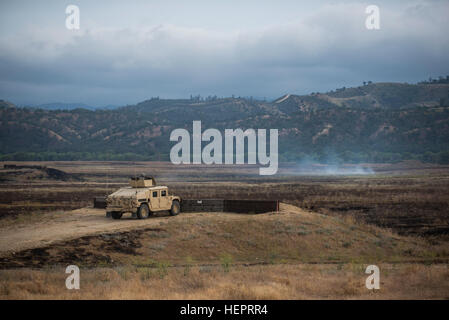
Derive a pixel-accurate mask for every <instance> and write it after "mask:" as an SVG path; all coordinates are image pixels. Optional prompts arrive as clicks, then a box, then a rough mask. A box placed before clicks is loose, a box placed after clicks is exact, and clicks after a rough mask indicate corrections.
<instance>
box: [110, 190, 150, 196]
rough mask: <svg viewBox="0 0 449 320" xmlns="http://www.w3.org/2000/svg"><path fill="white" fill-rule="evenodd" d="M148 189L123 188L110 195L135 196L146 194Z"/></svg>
mask: <svg viewBox="0 0 449 320" xmlns="http://www.w3.org/2000/svg"><path fill="white" fill-rule="evenodd" d="M146 191H148V189H146V188H122V189H119V190H117V191H116V192H114V193H113V194H111V195H109V196H110V197H135V196H138V195H140V194H145V192H146Z"/></svg>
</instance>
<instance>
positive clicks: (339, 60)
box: [0, 0, 449, 106]
mask: <svg viewBox="0 0 449 320" xmlns="http://www.w3.org/2000/svg"><path fill="white" fill-rule="evenodd" d="M69 4H75V5H77V6H78V7H79V9H80V30H68V29H67V28H66V26H65V20H66V17H67V15H66V13H65V9H66V6H67V5H69ZM370 4H375V5H377V6H378V7H379V9H380V30H368V29H367V28H366V27H365V20H366V18H367V16H368V15H367V14H366V13H365V9H366V7H367V6H368V5H370ZM448 16H449V1H424V0H419V1H418V0H417V1H399V0H398V1H377V0H376V1H369V2H364V1H308V2H305V1H304V2H303V1H298V0H292V1H289V0H285V1H282V0H277V1H274V0H257V1H256V0H254V1H243V0H240V1H234V0H226V1H225V0H215V1H214V0H201V1H200V0H199V1H196V0H189V1H185V0H179V1H170V0H164V1H162V0H158V1H111V0H108V1H98V0H96V1H89V0H87V1H57V0H54V1H45V0H40V1H17V0H16V1H12V0H11V1H8V0H2V1H1V2H0V99H6V100H9V101H12V102H13V103H16V104H21V105H24V104H41V103H49V102H84V103H86V104H89V105H94V106H102V105H108V104H114V105H124V104H133V103H136V102H139V101H142V100H145V99H148V98H150V97H152V96H160V97H161V98H162V97H163V98H182V97H189V96H190V94H201V95H203V96H207V95H218V96H231V95H233V94H234V95H236V96H254V97H260V98H263V97H267V98H268V99H273V98H276V97H279V96H282V95H283V94H285V93H296V94H308V93H310V92H313V91H315V92H316V91H321V92H324V91H328V90H332V89H335V88H338V87H342V86H347V87H348V86H354V85H359V84H361V83H362V82H363V81H366V80H371V81H375V82H380V81H399V82H417V81H420V80H423V79H426V78H428V77H429V76H432V77H437V76H439V75H449V36H448V31H449V18H448Z"/></svg>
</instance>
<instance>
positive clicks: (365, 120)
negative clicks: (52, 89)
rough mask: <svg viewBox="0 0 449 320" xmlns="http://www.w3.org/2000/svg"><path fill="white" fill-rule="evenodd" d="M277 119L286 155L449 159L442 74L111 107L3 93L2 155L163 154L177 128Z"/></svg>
mask: <svg viewBox="0 0 449 320" xmlns="http://www.w3.org/2000/svg"><path fill="white" fill-rule="evenodd" d="M193 120H201V121H202V125H203V130H204V129H206V128H217V129H219V130H224V129H225V128H232V129H235V128H242V129H246V128H255V129H257V128H267V129H269V128H277V129H279V148H280V150H279V152H280V156H281V160H283V161H301V160H304V159H315V160H319V161H322V162H324V161H329V160H334V159H340V160H341V161H396V160H402V159H418V160H423V161H432V162H445V163H446V162H449V83H440V82H438V83H420V84H403V83H370V84H366V85H363V86H360V87H354V88H341V89H337V90H335V91H331V92H327V93H313V94H310V95H294V94H288V95H285V96H283V97H279V98H278V99H276V100H274V101H272V102H266V101H260V100H254V99H244V98H216V97H209V98H206V99H203V98H200V97H192V98H191V99H158V98H153V99H150V100H146V101H143V102H141V103H138V104H136V105H131V106H126V107H120V108H117V109H112V110H95V111H91V110H86V109H73V110H44V109H30V108H14V106H13V105H11V104H10V103H7V102H5V101H0V150H1V154H2V155H1V157H0V159H3V160H5V159H15V160H52V159H54V160H58V159H65V160H78V159H84V160H93V159H96V160H106V159H117V160H152V159H158V160H167V159H168V155H169V152H170V148H171V146H172V145H173V143H170V141H169V135H170V132H171V131H172V130H173V129H175V128H186V129H188V130H189V131H190V132H191V130H192V128H191V126H192V121H193Z"/></svg>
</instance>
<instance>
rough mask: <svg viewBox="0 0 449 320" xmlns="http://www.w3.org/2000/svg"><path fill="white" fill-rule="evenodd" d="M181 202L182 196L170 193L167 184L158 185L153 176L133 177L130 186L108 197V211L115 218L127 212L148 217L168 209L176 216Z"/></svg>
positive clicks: (108, 214)
mask: <svg viewBox="0 0 449 320" xmlns="http://www.w3.org/2000/svg"><path fill="white" fill-rule="evenodd" d="M180 202H181V198H180V197H177V196H173V195H169V194H168V188H167V187H166V186H157V185H156V180H155V179H154V178H153V177H147V176H142V177H133V178H130V186H129V187H124V188H121V189H119V190H117V191H115V192H114V193H112V194H110V195H109V196H108V197H107V198H106V212H107V216H112V218H113V219H120V218H121V217H122V215H123V214H124V213H126V212H131V213H132V215H133V216H134V215H136V216H137V218H139V219H146V218H148V217H149V216H151V215H152V214H153V212H156V211H166V210H169V211H170V214H171V215H172V216H176V215H177V214H179V212H180V211H181V206H180Z"/></svg>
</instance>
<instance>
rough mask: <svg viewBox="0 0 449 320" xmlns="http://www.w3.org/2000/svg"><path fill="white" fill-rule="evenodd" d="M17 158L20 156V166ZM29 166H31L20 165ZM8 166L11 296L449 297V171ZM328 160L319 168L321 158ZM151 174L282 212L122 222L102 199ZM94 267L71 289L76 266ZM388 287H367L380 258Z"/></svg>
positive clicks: (1, 254)
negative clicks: (97, 203) (264, 202)
mask: <svg viewBox="0 0 449 320" xmlns="http://www.w3.org/2000/svg"><path fill="white" fill-rule="evenodd" d="M8 164H9V163H8ZM17 164H19V163H17ZM24 164H26V165H36V164H38V165H44V166H48V167H51V168H55V169H58V170H62V171H63V172H64V173H65V174H67V176H65V178H64V179H63V180H62V179H55V178H54V177H49V176H47V175H46V174H45V173H43V172H42V171H41V170H36V169H0V181H1V183H0V199H1V202H0V298H1V299H42V298H43V299H47V298H50V299H54V298H56V299H98V298H100V299H103V298H104V299H140V298H144V299H321V298H323V299H340V298H342V299H416V298H418V299H420V298H423V299H448V298H449V281H448V280H449V269H448V260H449V245H448V244H449V242H448V240H449V237H448V231H449V210H448V208H449V194H448V192H447V190H448V189H449V188H448V187H449V168H447V167H443V166H434V165H422V164H419V163H402V164H396V165H377V166H371V168H372V169H373V170H374V172H375V174H369V175H362V174H356V175H321V174H319V173H320V172H319V171H318V173H317V172H314V170H316V169H317V168H312V169H314V170H308V171H306V172H301V171H298V170H297V168H296V167H295V166H289V165H284V166H283V167H281V169H280V173H279V175H276V176H275V177H268V178H267V177H260V176H258V175H256V174H255V173H257V168H255V167H254V168H252V167H249V168H248V167H246V166H231V167H224V166H212V167H201V166H197V167H188V166H182V167H177V166H173V165H171V164H167V163H157V162H156V163H154V162H153V163H148V162H147V163H143V162H142V163H127V162H54V163H51V162H48V163H20V165H24ZM318 169H319V168H318ZM141 173H147V174H153V175H154V176H155V177H156V179H157V181H158V182H160V183H164V184H167V185H169V186H170V189H171V190H172V192H173V193H175V194H178V195H180V196H181V197H183V198H200V199H207V198H226V199H278V200H280V201H282V204H281V208H280V211H279V212H273V213H266V214H258V215H246V214H233V213H208V212H205V213H182V214H181V215H179V216H176V217H170V216H168V215H167V214H166V213H160V214H157V215H156V216H155V217H152V218H150V219H147V220H144V221H142V220H134V219H131V218H127V219H122V220H118V221H115V220H111V219H107V218H106V217H105V211H104V210H102V209H93V208H92V198H93V197H94V196H104V195H105V194H107V193H110V192H112V191H113V190H115V189H117V188H119V187H121V186H123V185H125V184H126V183H127V177H129V176H132V175H136V174H141ZM69 264H75V265H78V266H79V267H80V269H81V289H80V290H67V289H66V287H65V278H66V276H67V275H66V274H65V273H64V268H65V266H67V265H69ZM370 264H376V265H378V266H379V267H380V269H381V289H380V290H375V291H370V290H368V289H366V288H365V279H366V277H367V276H368V275H366V274H365V268H366V266H367V265H370Z"/></svg>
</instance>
